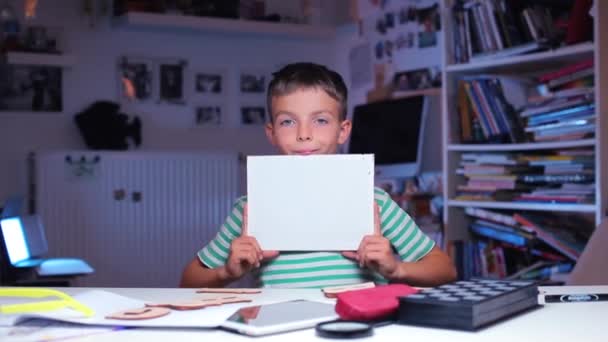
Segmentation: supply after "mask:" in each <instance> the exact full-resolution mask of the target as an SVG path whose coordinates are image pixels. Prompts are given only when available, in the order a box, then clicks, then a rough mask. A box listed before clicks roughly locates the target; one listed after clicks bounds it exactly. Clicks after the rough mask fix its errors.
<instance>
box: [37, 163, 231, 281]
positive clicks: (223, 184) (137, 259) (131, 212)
mask: <svg viewBox="0 0 608 342" xmlns="http://www.w3.org/2000/svg"><path fill="white" fill-rule="evenodd" d="M35 166H36V167H35V170H36V178H35V199H36V202H35V211H36V212H37V213H39V214H40V215H41V216H42V219H43V223H44V225H45V228H46V234H47V238H48V242H49V251H50V254H51V255H52V256H54V257H80V258H83V259H85V260H86V261H87V262H88V263H89V264H91V266H93V268H95V273H94V274H93V275H89V276H86V277H83V278H80V280H79V281H78V282H77V285H79V286H113V287H176V286H177V285H178V284H179V279H180V275H181V272H182V270H183V268H184V266H185V265H186V264H187V263H188V262H189V261H190V260H191V259H192V258H193V257H194V256H195V253H196V251H197V250H198V249H200V248H201V247H202V246H203V245H204V244H206V243H207V242H208V241H209V240H210V239H211V238H213V236H214V235H215V232H216V231H217V229H218V228H219V226H220V225H221V224H222V222H223V221H224V219H225V217H226V215H227V214H228V213H229V211H230V208H231V206H232V204H233V202H234V200H235V198H236V196H237V191H238V177H239V163H238V156H237V155H236V154H216V155H213V154H198V153H173V152H171V153H169V152H167V153H164V152H163V153H152V152H94V151H86V152H80V151H67V152H66V151H64V152H45V153H39V154H37V155H36V156H35Z"/></svg>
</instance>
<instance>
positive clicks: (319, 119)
mask: <svg viewBox="0 0 608 342" xmlns="http://www.w3.org/2000/svg"><path fill="white" fill-rule="evenodd" d="M316 121H317V123H318V124H320V125H327V124H328V123H329V120H327V119H323V118H318V119H317V120H316Z"/></svg>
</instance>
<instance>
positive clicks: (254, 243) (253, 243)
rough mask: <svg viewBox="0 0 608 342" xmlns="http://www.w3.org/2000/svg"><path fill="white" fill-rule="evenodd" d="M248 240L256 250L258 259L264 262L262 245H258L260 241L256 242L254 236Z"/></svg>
mask: <svg viewBox="0 0 608 342" xmlns="http://www.w3.org/2000/svg"><path fill="white" fill-rule="evenodd" d="M248 239H249V240H248V241H249V243H251V246H252V247H253V248H254V249H255V252H256V254H257V257H258V259H259V260H262V259H263V258H264V254H263V251H262V247H260V244H259V243H258V240H256V239H255V238H254V237H253V236H250V237H248Z"/></svg>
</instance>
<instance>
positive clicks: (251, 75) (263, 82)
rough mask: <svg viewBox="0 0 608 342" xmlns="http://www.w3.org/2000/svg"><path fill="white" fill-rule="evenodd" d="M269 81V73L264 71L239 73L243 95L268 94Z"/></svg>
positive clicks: (253, 70) (242, 71)
mask: <svg viewBox="0 0 608 342" xmlns="http://www.w3.org/2000/svg"><path fill="white" fill-rule="evenodd" d="M268 80H269V75H268V72H266V71H264V70H261V69H258V70H255V69H248V70H241V72H240V73H239V90H240V91H241V94H259V95H262V96H263V95H264V94H265V93H266V86H267V84H268Z"/></svg>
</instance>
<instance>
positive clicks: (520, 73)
mask: <svg viewBox="0 0 608 342" xmlns="http://www.w3.org/2000/svg"><path fill="white" fill-rule="evenodd" d="M484 1H486V0H484ZM454 2H455V1H454V0H442V1H441V7H442V27H444V28H445V31H444V34H445V39H444V46H443V48H444V51H445V53H444V54H443V61H442V66H443V68H442V84H443V88H442V90H441V105H442V121H443V125H442V126H443V128H442V129H443V131H442V146H443V149H442V150H443V151H442V154H443V155H442V158H443V179H444V192H443V199H444V212H443V217H444V222H445V232H444V238H445V241H446V245H449V243H450V241H458V240H462V241H470V240H471V239H472V238H473V234H472V233H471V231H470V230H469V225H470V224H471V223H472V222H473V220H474V219H473V218H472V217H471V216H469V215H467V214H466V213H465V208H470V207H473V208H481V209H487V210H496V211H498V212H501V211H506V212H509V213H517V212H520V211H527V212H533V213H539V214H543V213H558V214H562V215H564V214H565V215H573V216H575V215H580V216H584V217H585V218H587V221H588V222H589V225H590V227H589V228H591V229H593V228H595V227H596V226H597V225H599V224H600V222H601V221H602V220H604V219H605V217H606V215H608V210H607V208H608V117H607V114H608V65H606V63H602V62H601V61H606V60H608V1H597V0H596V1H595V6H596V7H597V8H596V10H595V20H594V23H593V34H594V39H593V42H583V43H578V44H574V45H569V46H564V47H560V48H554V49H551V50H548V51H542V52H534V53H528V54H524V55H516V56H509V57H500V58H494V59H484V60H483V61H479V62H468V63H455V62H454V60H455V58H454V56H455V55H454V49H455V45H456V44H455V43H454V40H453V39H452V37H453V35H454V34H455V32H454V29H455V27H456V26H457V25H456V23H455V19H454V16H453V15H452V8H453V4H454ZM589 58H593V59H594V61H595V63H594V66H593V74H594V76H593V79H594V86H595V89H594V93H593V95H594V100H593V103H594V105H595V113H596V118H595V129H594V132H593V133H594V136H592V137H588V138H582V139H573V140H564V141H546V142H528V141H525V142H518V143H475V144H471V143H463V142H462V141H461V134H460V124H461V123H460V117H459V113H458V111H457V106H458V82H459V80H462V79H466V78H470V77H477V76H479V75H499V76H502V75H504V76H509V77H513V76H516V77H527V78H532V77H535V76H538V75H540V74H542V73H544V72H549V71H555V70H559V69H560V68H563V67H564V66H566V65H569V64H572V63H577V62H581V61H582V60H585V59H589ZM564 149H565V150H569V149H570V150H575V149H590V150H592V151H593V158H594V166H593V172H594V173H595V184H594V187H593V195H592V196H593V200H592V201H590V202H586V203H559V204H557V203H550V202H549V203H540V202H517V201H510V200H502V201H501V200H494V201H476V200H461V199H458V198H457V193H458V190H459V189H460V187H459V186H462V185H463V184H464V183H465V177H464V176H463V175H462V174H459V173H458V170H459V168H460V167H461V160H462V159H461V158H462V156H463V154H471V153H477V154H479V153H534V152H546V151H556V150H564ZM591 226H592V227H591Z"/></svg>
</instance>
